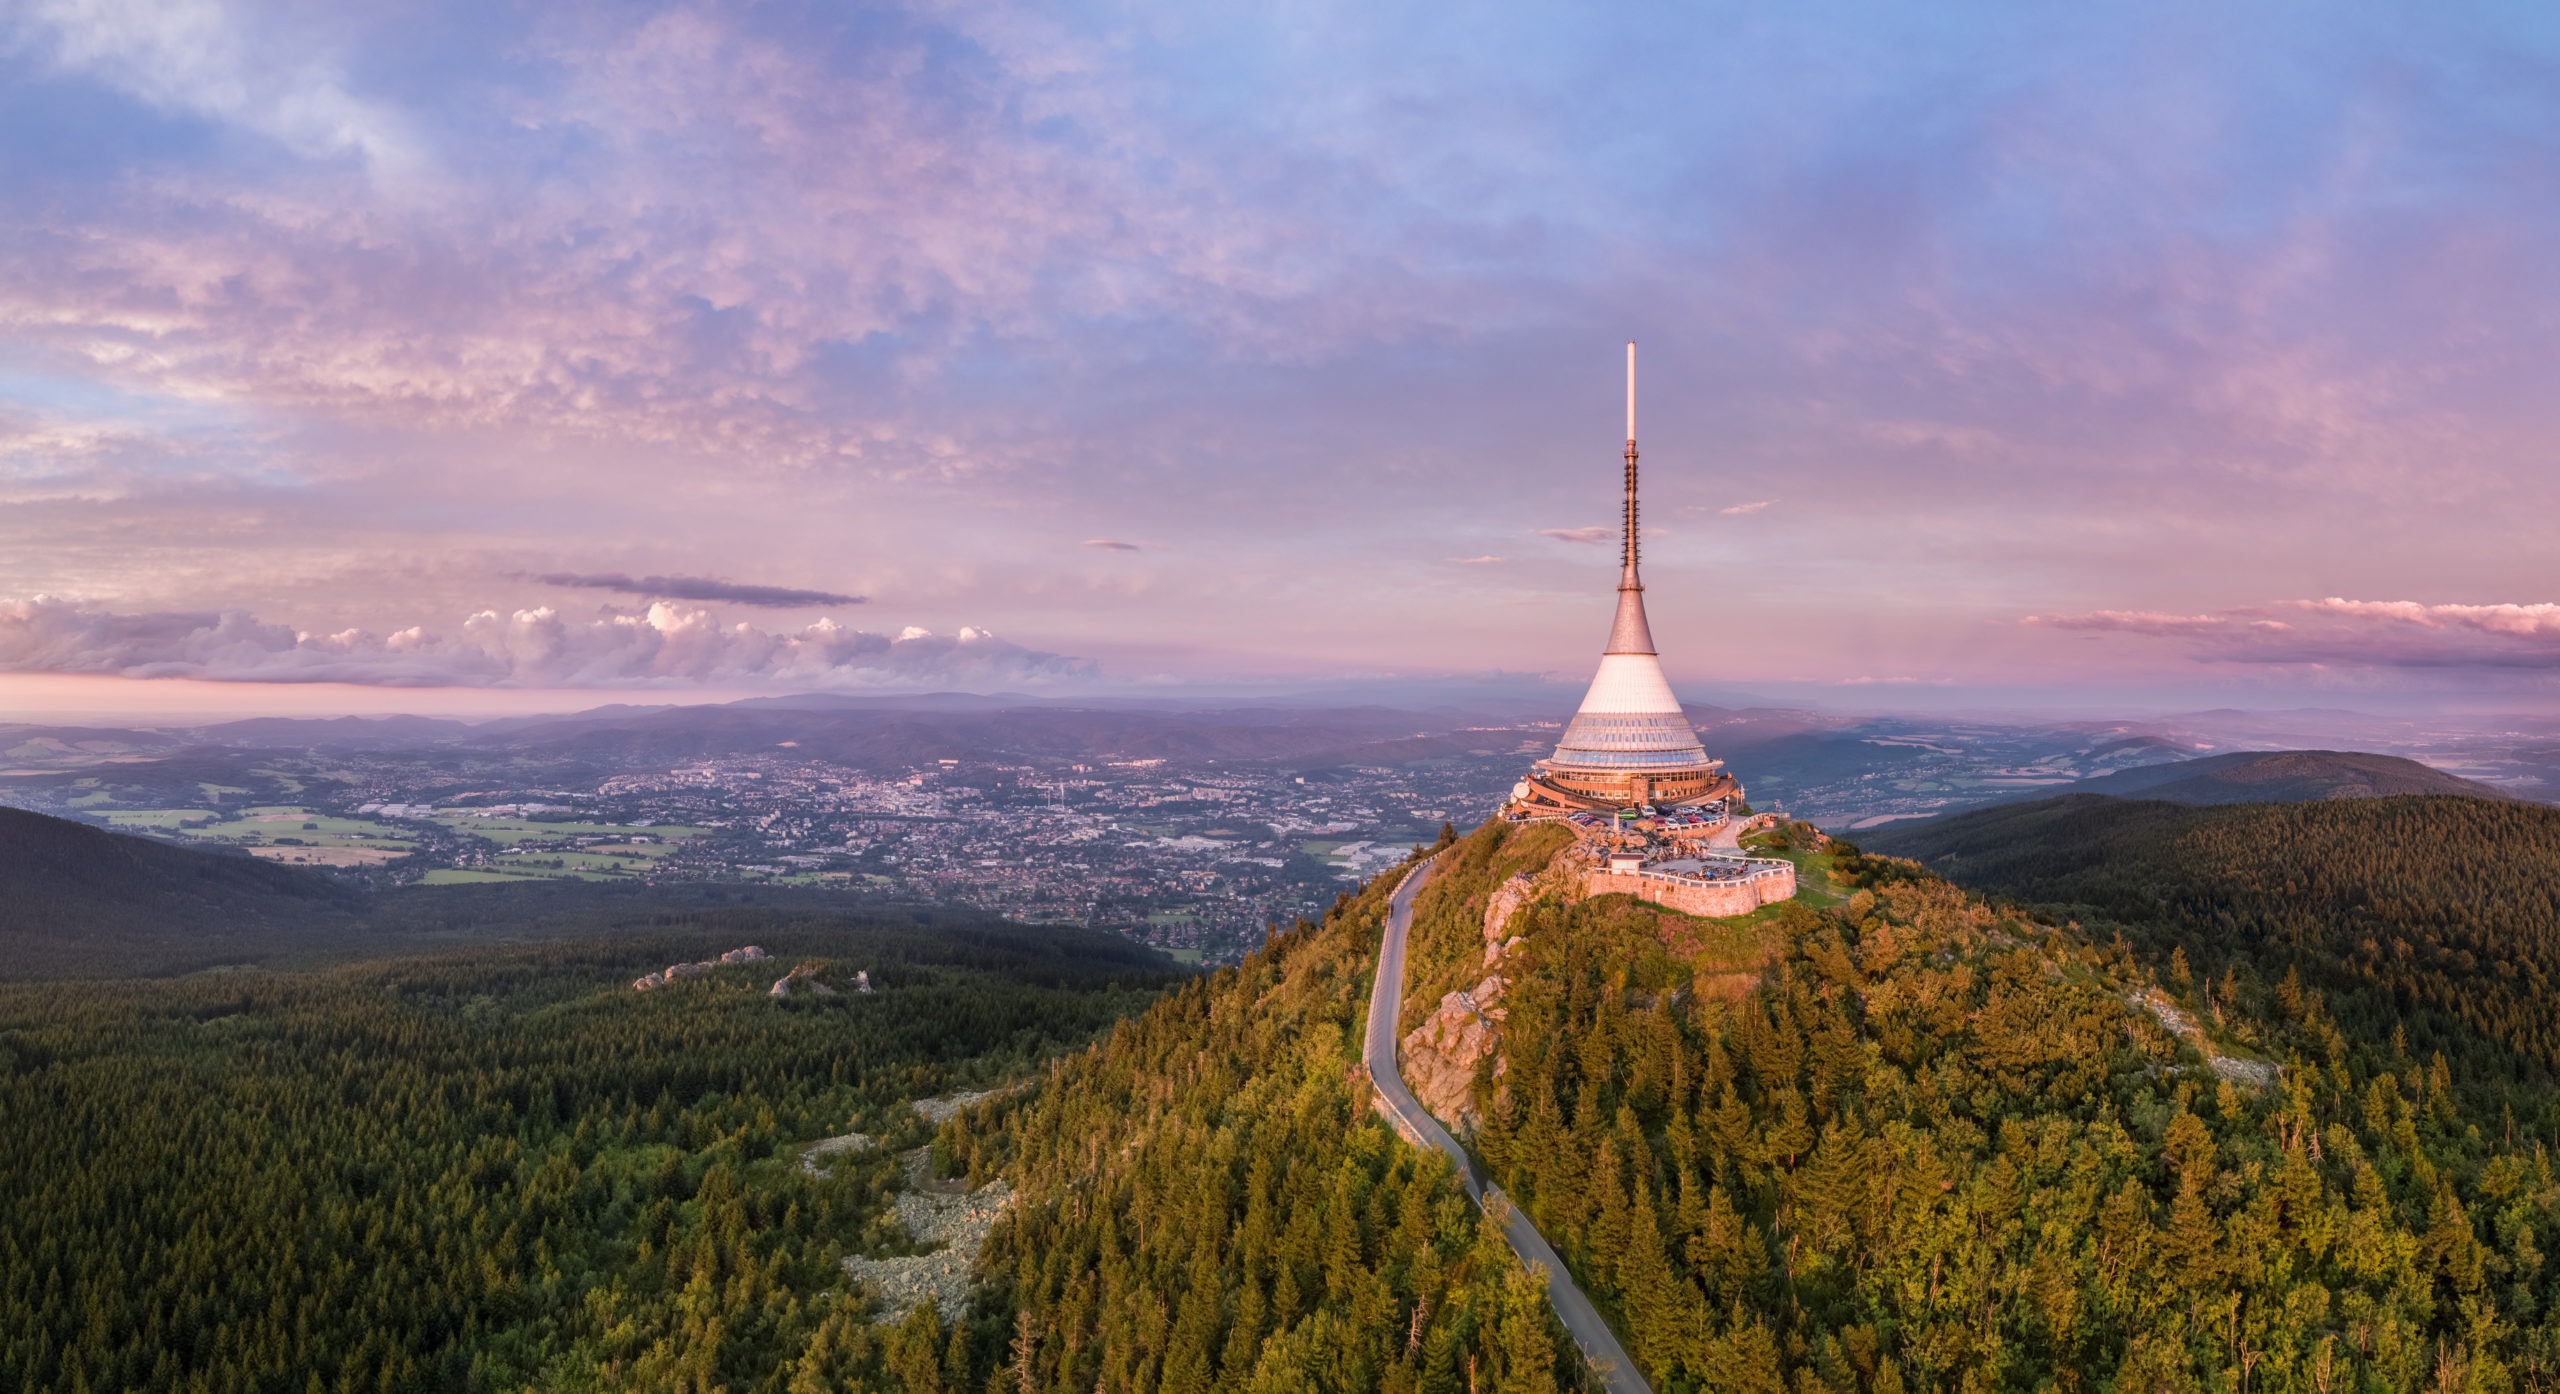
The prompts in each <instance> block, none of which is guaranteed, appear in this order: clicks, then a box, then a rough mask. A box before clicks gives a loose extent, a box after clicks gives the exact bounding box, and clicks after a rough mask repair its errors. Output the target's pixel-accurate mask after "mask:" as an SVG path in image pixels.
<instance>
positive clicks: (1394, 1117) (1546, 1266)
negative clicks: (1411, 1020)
mask: <svg viewBox="0 0 2560 1394" xmlns="http://www.w3.org/2000/svg"><path fill="white" fill-rule="evenodd" d="M1435 865H1436V863H1435V862H1424V863H1423V864H1422V865H1420V866H1417V867H1415V868H1414V869H1413V870H1412V871H1410V872H1408V873H1406V875H1405V878H1404V880H1403V882H1402V883H1401V884H1399V885H1398V886H1397V887H1396V893H1395V895H1394V897H1393V898H1392V899H1390V900H1389V901H1388V902H1387V932H1386V937H1385V939H1384V940H1383V941H1382V942H1381V943H1380V944H1379V946H1378V979H1377V982H1376V983H1375V984H1374V985H1373V986H1372V987H1371V988H1370V989H1369V1034H1368V1039H1367V1041H1366V1042H1365V1044H1364V1045H1363V1046H1362V1048H1361V1052H1360V1056H1361V1061H1362V1063H1364V1064H1366V1065H1367V1066H1368V1067H1369V1081H1370V1083H1372V1084H1373V1085H1375V1086H1376V1087H1377V1090H1378V1105H1379V1109H1380V1111H1381V1112H1383V1113H1385V1114H1386V1116H1387V1121H1388V1122H1390V1123H1393V1124H1394V1125H1395V1128H1396V1131H1397V1132H1399V1133H1402V1134H1404V1138H1405V1141H1407V1142H1410V1143H1412V1144H1413V1145H1415V1146H1416V1147H1436V1148H1439V1149H1440V1150H1441V1151H1442V1152H1443V1153H1446V1154H1447V1155H1448V1158H1449V1160H1450V1161H1451V1162H1452V1163H1454V1164H1455V1165H1456V1166H1457V1168H1458V1179H1459V1180H1460V1181H1461V1182H1463V1183H1464V1184H1465V1185H1466V1188H1467V1194H1468V1195H1469V1196H1470V1197H1472V1198H1474V1200H1475V1202H1476V1204H1478V1205H1481V1206H1483V1207H1484V1208H1485V1211H1486V1213H1488V1214H1490V1215H1492V1216H1493V1217H1494V1218H1495V1219H1496V1220H1497V1221H1499V1222H1500V1223H1501V1225H1502V1237H1503V1238H1504V1239H1505V1240H1506V1241H1508V1242H1509V1243H1510V1245H1511V1252H1513V1253H1515V1254H1517V1255H1519V1256H1520V1261H1521V1262H1522V1263H1525V1264H1527V1265H1529V1267H1530V1269H1531V1270H1532V1271H1539V1270H1543V1271H1544V1272H1545V1275H1546V1280H1547V1302H1548V1303H1549V1304H1550V1305H1551V1306H1553V1307H1554V1308H1555V1309H1556V1316H1557V1318H1558V1319H1559V1320H1561V1321H1563V1322H1564V1329H1565V1331H1566V1332H1567V1333H1568V1334H1570V1335H1571V1336H1572V1337H1573V1342H1574V1344H1575V1345H1577V1346H1579V1347H1581V1349H1582V1359H1583V1363H1584V1364H1585V1365H1586V1366H1588V1367H1589V1368H1590V1371H1591V1374H1592V1376H1593V1378H1595V1379H1597V1380H1598V1381H1599V1384H1600V1387H1601V1388H1602V1389H1605V1390H1607V1391H1609V1394H1653V1390H1652V1386H1650V1385H1647V1384H1646V1383H1645V1382H1644V1376H1643V1375H1641V1374H1638V1373H1637V1372H1636V1365H1635V1362H1634V1361H1632V1360H1629V1359H1628V1358H1627V1352H1626V1350H1625V1349H1624V1348H1623V1347H1621V1346H1620V1345H1619V1344H1618V1338H1617V1336H1616V1335H1615V1334H1614V1333H1612V1332H1611V1331H1610V1330H1609V1323H1607V1322H1605V1321H1603V1320H1601V1319H1600V1313H1599V1310H1598V1309H1597V1308H1595V1307H1593V1306H1592V1305H1591V1299H1590V1298H1588V1297H1585V1296H1583V1295H1582V1289H1580V1288H1578V1287H1576V1286H1574V1283H1573V1278H1572V1276H1571V1275H1569V1274H1568V1273H1566V1272H1565V1267H1564V1261H1563V1260H1561V1259H1559V1258H1557V1257H1556V1251H1555V1249H1554V1247H1553V1246H1551V1245H1549V1244H1548V1243H1547V1239H1546V1236H1545V1235H1542V1234H1540V1233H1538V1227H1537V1226H1535V1225H1533V1224H1530V1223H1529V1217H1528V1216H1526V1215H1524V1214H1522V1213H1520V1211H1519V1209H1518V1208H1517V1207H1515V1206H1513V1205H1512V1204H1511V1202H1510V1200H1509V1199H1508V1198H1507V1197H1505V1196H1504V1195H1503V1194H1502V1189H1501V1188H1500V1187H1498V1186H1490V1185H1487V1184H1486V1183H1485V1180H1484V1178H1483V1177H1482V1176H1480V1175H1478V1174H1477V1172H1476V1164H1475V1159H1474V1158H1472V1157H1469V1156H1468V1155H1467V1150H1466V1149H1465V1148H1463V1147H1460V1146H1459V1145H1458V1141H1457V1139H1455V1138H1453V1137H1451V1136H1449V1131H1448V1129H1446V1128H1443V1127H1441V1126H1440V1120H1439V1119H1436V1118H1434V1117H1432V1116H1431V1114H1430V1113H1429V1112H1428V1111H1427V1110H1425V1109H1424V1108H1423V1107H1422V1104H1421V1102H1420V1101H1419V1100H1417V1099H1415V1098H1414V1097H1413V1091H1412V1090H1411V1089H1408V1088H1406V1087H1405V1083H1404V1072H1403V1070H1402V1068H1401V1067H1400V1066H1399V1065H1398V1064H1397V1061H1396V1042H1397V1040H1398V1038H1399V1036H1400V1035H1401V1033H1400V1032H1399V1031H1398V1029H1397V1020H1398V1016H1399V1012H1400V1009H1401V1007H1402V1005H1403V1002H1404V940H1405V932H1406V931H1407V930H1409V929H1411V928H1412V927H1413V898H1414V896H1415V895H1416V894H1417V893H1419V892H1420V891H1421V890H1422V886H1423V883H1424V882H1426V881H1428V880H1430V879H1431V871H1432V868H1433V867H1434V866H1435Z"/></svg>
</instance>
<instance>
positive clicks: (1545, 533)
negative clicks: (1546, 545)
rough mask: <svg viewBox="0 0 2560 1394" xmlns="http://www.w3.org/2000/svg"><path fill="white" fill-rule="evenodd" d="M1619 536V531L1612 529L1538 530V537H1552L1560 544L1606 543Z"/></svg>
mask: <svg viewBox="0 0 2560 1394" xmlns="http://www.w3.org/2000/svg"><path fill="white" fill-rule="evenodd" d="M1617 535H1618V530H1617V529H1616V528H1612V527H1597V528H1540V529H1538V536H1540V537H1552V538H1554V539H1555V540H1556V541H1558V542H1586V543H1588V542H1606V541H1608V540H1609V539H1610V538H1613V537H1615V536H1617Z"/></svg>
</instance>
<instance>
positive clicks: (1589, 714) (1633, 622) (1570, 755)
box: [1547, 344, 1716, 774]
mask: <svg viewBox="0 0 2560 1394" xmlns="http://www.w3.org/2000/svg"><path fill="white" fill-rule="evenodd" d="M1626 461H1627V474H1626V483H1627V501H1626V516H1625V533H1624V537H1623V538H1622V540H1621V542H1620V545H1619V553H1618V558H1619V572H1618V612H1617V615H1616V616H1615V617H1614V618H1613V619H1612V620H1611V622H1610V625H1609V642H1608V645H1607V647H1605V648H1604V649H1602V650H1601V654H1600V671H1599V672H1597V673H1594V674H1592V676H1591V688H1590V690H1589V691H1588V692H1585V693H1584V694H1583V697H1582V707H1581V709H1580V710H1579V711H1577V712H1575V713H1574V717H1573V721H1572V723H1571V724H1569V725H1567V726H1566V727H1565V730H1564V738H1563V739H1562V740H1560V741H1558V742H1557V743H1556V753H1555V755H1554V757H1553V758H1552V759H1550V760H1548V761H1547V764H1548V766H1549V767H1550V768H1556V769H1566V770H1582V771H1589V772H1595V773H1610V774H1632V773H1644V772H1648V771H1666V772H1667V771H1672V770H1694V769H1700V768H1711V767H1713V766H1714V765H1715V764H1716V762H1715V761H1713V760H1710V759H1708V758H1707V751H1706V747H1704V746H1702V745H1700V744H1699V743H1698V733H1697V731H1696V730H1695V729H1694V728H1692V727H1691V726H1690V725H1689V718H1688V716H1687V715H1686V714H1685V713H1683V712H1682V711H1681V710H1680V699H1679V698H1677V697H1675V696H1673V695H1672V694H1671V681H1670V679H1668V678H1666V677H1664V676H1663V675H1662V658H1661V656H1660V655H1659V654H1657V653H1656V652H1655V651H1654V647H1653V626H1652V625H1650V624H1648V623H1647V622H1646V621H1645V614H1644V580H1643V578H1642V577H1641V576H1640V575H1639V574H1638V571H1637V566H1638V563H1639V562H1640V561H1641V559H1642V558H1641V551H1642V538H1643V533H1642V531H1641V530H1640V529H1639V528H1638V526H1637V521H1636V346H1635V345H1633V344H1629V345H1627V455H1626Z"/></svg>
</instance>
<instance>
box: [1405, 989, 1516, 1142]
mask: <svg viewBox="0 0 2560 1394" xmlns="http://www.w3.org/2000/svg"><path fill="white" fill-rule="evenodd" d="M1509 986H1510V983H1509V982H1508V981H1506V980H1505V979H1504V978H1503V976H1502V975H1501V974H1499V973H1487V974H1486V975H1485V976H1484V978H1483V979H1482V980H1481V981H1479V982H1477V984H1476V985H1475V986H1474V987H1472V988H1461V989H1459V990H1458V991H1456V992H1452V993H1450V994H1449V995H1448V996H1446V997H1443V998H1441V999H1440V1006H1439V1008H1438V1010H1436V1011H1434V1012H1432V1013H1431V1015H1430V1016H1429V1017H1427V1018H1425V1019H1424V1020H1423V1023H1422V1024H1421V1025H1420V1026H1417V1027H1415V1028H1414V1029H1413V1030H1411V1031H1409V1032H1407V1033H1405V1038H1404V1043H1403V1044H1404V1050H1403V1059H1402V1062H1401V1063H1402V1067H1403V1071H1404V1081H1405V1084H1406V1085H1407V1086H1409V1087H1410V1088H1411V1089H1412V1090H1413V1096H1414V1097H1415V1098H1416V1099H1419V1100H1421V1101H1422V1106H1423V1107H1424V1108H1427V1109H1429V1110H1431V1116H1432V1117H1434V1118H1437V1119H1439V1120H1440V1121H1441V1122H1443V1123H1446V1124H1448V1125H1449V1129H1450V1131H1452V1132H1455V1133H1458V1134H1460V1135H1465V1134H1468V1133H1472V1132H1474V1131H1475V1130H1476V1127H1477V1125H1478V1124H1480V1123H1482V1122H1483V1121H1484V1120H1483V1118H1482V1117H1481V1116H1480V1115H1479V1114H1478V1113H1477V1111H1476V1099H1475V1094H1476V1069H1477V1067H1478V1066H1479V1065H1480V1064H1482V1063H1483V1061H1484V1059H1485V1057H1487V1056H1489V1055H1491V1054H1493V1053H1494V1047H1495V1046H1496V1045H1497V1044H1499V1043H1500V1041H1501V1038H1502V1019H1503V1017H1504V1016H1505V1015H1507V1013H1506V1012H1505V1011H1504V1010H1503V1007H1502V993H1503V990H1504V989H1505V988H1508V987H1509ZM1497 1068H1498V1067H1497Z"/></svg>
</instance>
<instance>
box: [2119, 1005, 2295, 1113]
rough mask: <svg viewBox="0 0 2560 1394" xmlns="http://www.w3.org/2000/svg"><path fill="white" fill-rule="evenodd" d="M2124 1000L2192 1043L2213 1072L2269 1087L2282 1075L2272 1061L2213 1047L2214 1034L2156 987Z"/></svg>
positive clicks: (2255, 1086) (2236, 1080) (2242, 1081)
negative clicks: (2254, 1058) (2248, 1057)
mask: <svg viewBox="0 0 2560 1394" xmlns="http://www.w3.org/2000/svg"><path fill="white" fill-rule="evenodd" d="M2124 1000H2125V1002H2126V1004H2127V1005H2129V1006H2133V1007H2138V1008H2140V1009H2142V1010H2143V1011H2146V1012H2149V1013H2151V1015H2152V1016H2153V1018H2155V1019H2156V1020H2158V1021H2159V1023H2160V1024H2161V1025H2162V1026H2164V1027H2166V1028H2168V1030H2169V1033H2170V1034H2171V1035H2173V1036H2176V1037H2178V1038H2179V1039H2181V1040H2184V1041H2185V1042H2187V1043H2188V1044H2189V1045H2192V1046H2194V1047H2195V1048H2196V1050H2197V1051H2198V1052H2200V1053H2201V1054H2202V1055H2203V1056H2204V1063H2205V1064H2206V1065H2207V1066H2209V1067H2211V1068H2212V1070H2213V1072H2214V1073H2215V1074H2217V1075H2220V1076H2221V1077H2222V1078H2224V1079H2227V1080H2230V1081H2231V1082H2232V1083H2234V1084H2245V1085H2248V1086H2249V1087H2250V1088H2252V1089H2272V1088H2274V1087H2275V1084H2276V1081H2277V1080H2278V1079H2280V1078H2282V1077H2283V1075H2284V1069H2283V1067H2282V1066H2280V1065H2277V1064H2276V1063H2274V1062H2273V1061H2269V1060H2247V1059H2243V1058H2241V1057H2239V1056H2237V1055H2225V1054H2223V1053H2222V1052H2220V1051H2218V1050H2215V1049H2214V1048H2213V1038H2212V1037H2210V1036H2208V1035H2206V1034H2205V1031H2204V1027H2203V1026H2202V1025H2200V1024H2199V1023H2198V1022H2197V1021H2196V1019H2195V1018H2194V1017H2191V1016H2189V1015H2187V1014H2186V1013H2185V1012H2182V1011H2180V1010H2178V1008H2177V1007H2176V1005H2175V1004H2173V1003H2171V1002H2170V1001H2169V999H2168V998H2166V997H2164V996H2162V995H2161V994H2160V993H2159V992H2158V991H2156V990H2154V991H2149V992H2128V993H2126V994H2125V998H2124Z"/></svg>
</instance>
